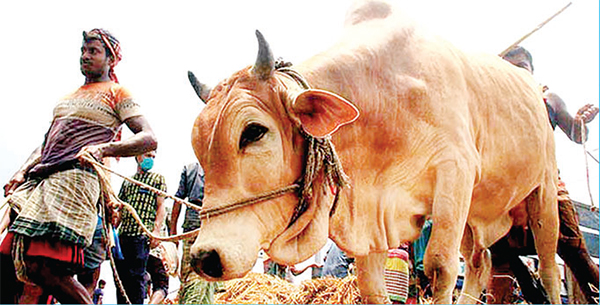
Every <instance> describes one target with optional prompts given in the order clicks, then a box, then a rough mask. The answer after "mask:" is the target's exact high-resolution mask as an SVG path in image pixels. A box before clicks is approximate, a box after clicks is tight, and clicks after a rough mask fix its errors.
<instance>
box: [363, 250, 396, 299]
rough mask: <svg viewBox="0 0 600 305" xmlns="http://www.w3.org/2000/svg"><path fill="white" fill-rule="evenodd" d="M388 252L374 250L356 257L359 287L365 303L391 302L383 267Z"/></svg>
mask: <svg viewBox="0 0 600 305" xmlns="http://www.w3.org/2000/svg"><path fill="white" fill-rule="evenodd" d="M386 258H387V251H386V252H374V253H370V254H369V255H367V256H359V257H356V270H357V282H358V289H359V290H360V296H361V298H362V302H363V304H389V303H390V299H389V298H388V296H387V292H386V291H385V279H384V275H383V267H384V265H385V259H386Z"/></svg>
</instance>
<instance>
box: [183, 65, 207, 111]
mask: <svg viewBox="0 0 600 305" xmlns="http://www.w3.org/2000/svg"><path fill="white" fill-rule="evenodd" d="M188 79H189V80H190V84H191V85H192V88H194V91H195V92H196V94H197V95H198V97H199V98H200V100H202V102H204V104H206V100H208V97H209V96H210V90H211V88H210V87H209V86H207V85H205V84H203V83H201V82H200V81H198V79H197V78H196V75H194V73H193V72H192V71H188Z"/></svg>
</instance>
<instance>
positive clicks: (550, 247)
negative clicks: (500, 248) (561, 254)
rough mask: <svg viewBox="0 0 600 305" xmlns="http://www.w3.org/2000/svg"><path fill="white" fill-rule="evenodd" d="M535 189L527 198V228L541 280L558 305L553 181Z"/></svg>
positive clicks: (556, 236) (555, 211) (556, 238)
mask: <svg viewBox="0 0 600 305" xmlns="http://www.w3.org/2000/svg"><path fill="white" fill-rule="evenodd" d="M546 180H547V183H546V184H545V185H544V186H540V187H539V188H537V189H536V190H534V191H533V192H532V193H531V194H530V195H529V196H528V197H527V199H526V201H527V213H528V214H529V226H530V227H531V230H532V232H533V236H534V240H535V248H536V251H537V253H538V256H539V259H540V268H539V269H540V271H539V272H540V279H541V280H542V285H543V286H544V288H545V289H546V291H547V292H548V296H549V297H550V302H551V303H552V304H560V303H561V301H560V274H559V269H558V265H557V264H556V260H555V255H556V246H557V242H558V226H559V221H558V205H557V204H556V187H555V186H554V184H555V182H554V180H553V179H550V178H548V179H546Z"/></svg>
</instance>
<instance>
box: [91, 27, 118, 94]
mask: <svg viewBox="0 0 600 305" xmlns="http://www.w3.org/2000/svg"><path fill="white" fill-rule="evenodd" d="M83 39H84V40H86V41H87V40H90V39H98V40H100V41H101V42H102V44H104V47H105V48H106V49H107V50H108V51H109V52H110V55H111V57H112V58H113V62H112V64H111V65H110V70H109V71H108V76H109V77H110V79H111V80H112V81H113V82H115V83H118V82H119V80H118V79H117V75H115V70H114V67H115V66H116V65H117V64H118V63H119V61H121V58H123V55H121V46H120V44H119V40H117V38H115V36H113V35H112V34H110V33H109V32H108V31H107V30H104V29H93V30H91V31H89V32H86V31H83Z"/></svg>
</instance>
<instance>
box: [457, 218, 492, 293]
mask: <svg viewBox="0 0 600 305" xmlns="http://www.w3.org/2000/svg"><path fill="white" fill-rule="evenodd" d="M462 253H463V255H464V256H465V282H464V285H463V289H462V291H461V293H460V297H459V298H458V303H459V304H477V303H481V301H480V300H479V295H480V294H481V292H482V290H483V288H484V287H485V285H486V283H487V281H488V279H489V277H490V271H491V268H492V260H491V254H490V251H489V250H488V249H487V248H486V247H485V246H484V245H483V238H482V235H481V232H479V229H478V228H477V226H467V228H466V229H465V236H464V238H463V242H462Z"/></svg>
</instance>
